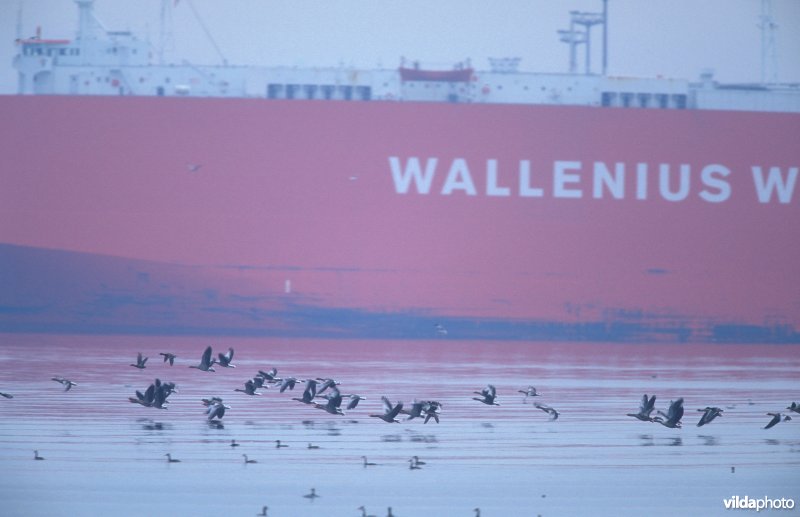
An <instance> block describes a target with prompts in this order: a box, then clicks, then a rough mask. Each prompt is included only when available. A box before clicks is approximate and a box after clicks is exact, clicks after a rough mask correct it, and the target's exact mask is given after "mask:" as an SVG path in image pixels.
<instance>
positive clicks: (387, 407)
mask: <svg viewBox="0 0 800 517" xmlns="http://www.w3.org/2000/svg"><path fill="white" fill-rule="evenodd" d="M381 401H383V411H384V413H383V414H382V415H370V416H371V417H375V418H380V419H381V420H383V421H384V422H386V423H389V424H391V423H398V424H399V423H400V422H399V421H398V420H395V418H396V417H397V415H398V414H400V411H402V409H403V403H402V402H398V403H397V404H396V405H394V406H392V403H391V402H390V401H389V399H388V398H386V397H381Z"/></svg>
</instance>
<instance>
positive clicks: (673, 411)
mask: <svg viewBox="0 0 800 517" xmlns="http://www.w3.org/2000/svg"><path fill="white" fill-rule="evenodd" d="M655 404H656V396H655V395H653V396H651V397H649V398H648V396H647V394H645V395H643V396H642V401H641V403H640V404H639V412H638V413H628V415H627V416H632V417H633V418H636V419H638V420H642V421H644V422H657V423H659V424H661V425H663V426H664V427H670V428H673V429H676V428H677V429H680V427H681V418H683V398H679V399H678V400H671V401H670V403H669V409H668V410H667V412H666V413H664V412H663V411H660V410H659V411H658V415H657V416H654V417H651V416H650V414H651V413H652V412H653V409H655ZM786 409H788V410H789V411H792V412H794V413H800V404H798V403H797V402H792V403H791V404H790V405H789V406H787V408H786ZM697 411H699V412H701V413H703V414H702V415H701V416H700V420H699V421H698V422H697V427H703V426H704V425H706V424H710V423H711V422H712V421H713V420H714V419H715V418H717V417H718V416H722V412H723V409H721V408H718V407H713V406H706V407H704V408H703V409H698V410H697ZM767 415H768V416H771V417H772V419H771V420H770V421H769V422H768V423H767V425H765V426H764V429H769V428H771V427H774V426H776V425H778V424H779V423H780V422H786V421H789V420H791V419H792V417H790V416H789V415H783V414H782V413H780V412H775V413H767Z"/></svg>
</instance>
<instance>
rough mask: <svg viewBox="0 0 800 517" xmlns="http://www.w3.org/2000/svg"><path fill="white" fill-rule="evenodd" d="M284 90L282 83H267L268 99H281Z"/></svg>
mask: <svg viewBox="0 0 800 517" xmlns="http://www.w3.org/2000/svg"><path fill="white" fill-rule="evenodd" d="M282 91H283V85H282V84H268V85H267V98H268V99H279V98H280V96H281V92H282Z"/></svg>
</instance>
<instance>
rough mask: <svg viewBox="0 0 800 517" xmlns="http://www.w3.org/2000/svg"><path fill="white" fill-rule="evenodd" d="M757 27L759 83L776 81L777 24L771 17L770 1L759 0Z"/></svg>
mask: <svg viewBox="0 0 800 517" xmlns="http://www.w3.org/2000/svg"><path fill="white" fill-rule="evenodd" d="M759 19H760V23H759V24H758V27H759V28H760V29H761V83H762V84H769V83H773V84H774V83H777V82H778V50H777V47H776V45H775V33H776V32H777V30H778V24H777V23H775V20H774V19H773V18H772V1H771V0H761V16H760V17H759Z"/></svg>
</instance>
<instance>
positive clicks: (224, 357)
mask: <svg viewBox="0 0 800 517" xmlns="http://www.w3.org/2000/svg"><path fill="white" fill-rule="evenodd" d="M217 355H218V357H219V361H217V362H218V363H219V365H220V366H222V367H223V368H236V365H233V364H231V361H233V348H230V347H228V353H227V354H223V353H222V352H220V353H219V354H217Z"/></svg>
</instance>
